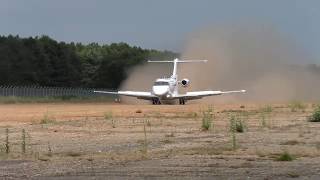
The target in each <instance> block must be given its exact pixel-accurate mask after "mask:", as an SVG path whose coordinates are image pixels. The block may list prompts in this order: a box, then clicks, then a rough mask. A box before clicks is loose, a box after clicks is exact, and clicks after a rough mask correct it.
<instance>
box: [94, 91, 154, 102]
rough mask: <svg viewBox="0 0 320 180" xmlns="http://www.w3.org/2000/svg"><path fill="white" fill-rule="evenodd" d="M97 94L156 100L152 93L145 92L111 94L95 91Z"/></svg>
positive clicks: (109, 92)
mask: <svg viewBox="0 0 320 180" xmlns="http://www.w3.org/2000/svg"><path fill="white" fill-rule="evenodd" d="M94 92H95V93H103V94H114V95H123V96H131V97H136V98H138V99H145V100H151V99H152V98H155V97H156V96H154V95H153V94H151V92H143V91H117V92H111V91H94Z"/></svg>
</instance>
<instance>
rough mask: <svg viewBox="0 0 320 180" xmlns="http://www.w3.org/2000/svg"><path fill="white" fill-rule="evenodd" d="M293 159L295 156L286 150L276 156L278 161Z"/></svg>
mask: <svg viewBox="0 0 320 180" xmlns="http://www.w3.org/2000/svg"><path fill="white" fill-rule="evenodd" d="M294 159H295V158H294V157H293V156H292V155H291V154H289V153H288V152H284V153H282V154H280V156H279V157H278V158H277V160H278V161H293V160H294Z"/></svg>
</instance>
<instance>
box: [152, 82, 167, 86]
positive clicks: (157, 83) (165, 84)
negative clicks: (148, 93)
mask: <svg viewBox="0 0 320 180" xmlns="http://www.w3.org/2000/svg"><path fill="white" fill-rule="evenodd" d="M154 85H155V86H168V85H169V82H166V81H156V82H154Z"/></svg>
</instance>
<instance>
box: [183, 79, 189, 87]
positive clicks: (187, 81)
mask: <svg viewBox="0 0 320 180" xmlns="http://www.w3.org/2000/svg"><path fill="white" fill-rule="evenodd" d="M189 83H190V81H189V79H182V80H181V85H182V86H183V87H188V86H189Z"/></svg>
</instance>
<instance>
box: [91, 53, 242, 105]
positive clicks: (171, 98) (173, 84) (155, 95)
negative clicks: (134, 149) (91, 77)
mask: <svg viewBox="0 0 320 180" xmlns="http://www.w3.org/2000/svg"><path fill="white" fill-rule="evenodd" d="M148 62H152V63H173V72H172V75H171V77H170V78H159V79H157V80H156V81H155V82H154V85H153V86H152V91H151V92H143V91H118V92H110V91H94V92H96V93H105V94H115V95H123V96H131V97H136V98H138V99H144V100H150V101H151V102H152V104H162V103H164V104H174V103H175V102H176V101H178V100H179V104H181V105H184V104H185V102H186V101H188V100H195V99H201V98H203V97H206V96H216V95H222V94H230V93H245V92H246V91H245V90H239V91H192V92H186V93H183V94H179V92H178V87H179V85H181V86H182V87H188V86H189V84H190V81H189V79H182V80H181V81H179V80H178V75H177V65H178V63H189V62H207V60H179V59H177V58H176V59H174V60H173V61H148Z"/></svg>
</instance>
